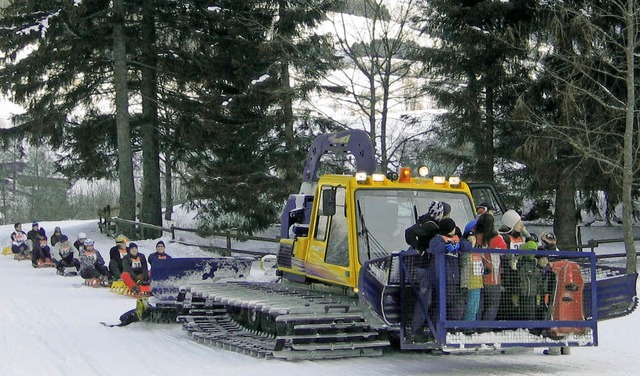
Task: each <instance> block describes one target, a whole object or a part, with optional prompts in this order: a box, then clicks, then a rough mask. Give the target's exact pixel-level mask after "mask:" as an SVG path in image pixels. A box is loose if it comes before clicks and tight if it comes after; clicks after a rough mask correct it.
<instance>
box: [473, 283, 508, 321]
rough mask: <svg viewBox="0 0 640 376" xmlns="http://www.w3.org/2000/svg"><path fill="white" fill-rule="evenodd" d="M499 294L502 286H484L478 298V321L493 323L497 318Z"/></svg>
mask: <svg viewBox="0 0 640 376" xmlns="http://www.w3.org/2000/svg"><path fill="white" fill-rule="evenodd" d="M501 294H502V286H500V285H484V287H483V288H482V295H481V296H480V311H479V313H478V319H479V320H488V321H493V320H495V319H496V317H497V316H498V308H500V297H501Z"/></svg>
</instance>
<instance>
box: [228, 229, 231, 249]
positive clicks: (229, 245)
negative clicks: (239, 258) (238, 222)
mask: <svg viewBox="0 0 640 376" xmlns="http://www.w3.org/2000/svg"><path fill="white" fill-rule="evenodd" d="M227 251H229V252H231V231H229V230H227Z"/></svg>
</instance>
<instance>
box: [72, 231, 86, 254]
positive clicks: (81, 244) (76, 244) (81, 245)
mask: <svg viewBox="0 0 640 376" xmlns="http://www.w3.org/2000/svg"><path fill="white" fill-rule="evenodd" d="M85 240H87V234H85V233H84V232H79V233H78V239H77V240H76V241H75V242H73V246H74V247H75V249H77V250H78V252H80V253H82V252H83V251H84V242H85Z"/></svg>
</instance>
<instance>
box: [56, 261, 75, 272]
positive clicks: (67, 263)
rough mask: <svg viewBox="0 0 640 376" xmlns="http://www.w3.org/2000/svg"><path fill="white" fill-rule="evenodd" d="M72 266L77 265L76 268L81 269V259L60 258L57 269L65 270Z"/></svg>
mask: <svg viewBox="0 0 640 376" xmlns="http://www.w3.org/2000/svg"><path fill="white" fill-rule="evenodd" d="M70 266H75V268H76V270H80V261H79V260H78V259H71V260H60V261H58V262H57V263H56V269H58V270H63V269H64V268H68V267H70Z"/></svg>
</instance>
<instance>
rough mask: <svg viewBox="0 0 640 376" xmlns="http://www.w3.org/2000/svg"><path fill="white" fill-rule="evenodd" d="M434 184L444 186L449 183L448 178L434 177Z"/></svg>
mask: <svg viewBox="0 0 640 376" xmlns="http://www.w3.org/2000/svg"><path fill="white" fill-rule="evenodd" d="M433 182H434V183H436V184H444V183H446V182H447V178H446V177H444V176H434V177H433Z"/></svg>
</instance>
